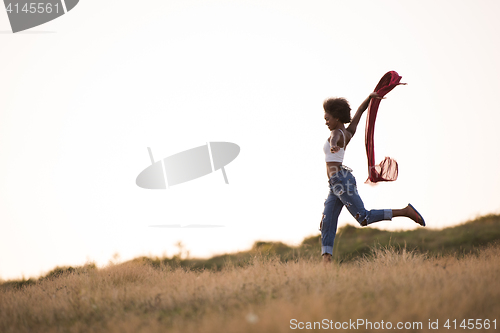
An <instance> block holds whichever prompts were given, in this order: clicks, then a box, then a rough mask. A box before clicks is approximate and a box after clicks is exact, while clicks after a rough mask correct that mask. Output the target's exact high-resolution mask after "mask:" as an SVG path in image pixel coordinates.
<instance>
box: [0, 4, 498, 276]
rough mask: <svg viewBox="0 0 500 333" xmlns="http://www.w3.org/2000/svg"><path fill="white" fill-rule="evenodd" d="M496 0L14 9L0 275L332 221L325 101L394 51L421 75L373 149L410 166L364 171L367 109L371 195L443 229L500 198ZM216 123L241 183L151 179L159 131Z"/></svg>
mask: <svg viewBox="0 0 500 333" xmlns="http://www.w3.org/2000/svg"><path fill="white" fill-rule="evenodd" d="M499 14H500V2H498V1H495V0H490V1H485V0H480V1H457V0H455V1H422V0H419V1H333V0H329V1H326V0H325V1H274V0H267V1H255V0H254V1H206V0H205V1H180V0H179V1H140V2H138V1H130V0H119V1H118V0H108V1H105V2H103V1H97V0H81V1H80V3H79V4H78V5H77V6H76V7H75V8H74V9H73V10H72V11H71V12H69V13H68V14H66V15H64V16H62V17H60V18H58V19H56V20H54V21H52V22H49V23H46V24H44V25H41V26H38V27H35V28H33V29H30V30H28V31H26V32H22V33H17V34H12V33H11V32H10V25H9V21H8V18H7V14H6V12H5V11H3V10H0V45H1V52H0V161H1V163H0V278H3V279H13V278H20V277H21V276H23V275H24V276H25V277H26V278H27V277H30V276H33V277H36V276H38V275H39V274H44V273H46V272H48V271H49V270H51V269H53V268H54V267H55V266H57V265H59V266H61V265H82V264H84V263H85V262H86V261H87V260H92V261H96V262H97V263H98V264H99V265H104V264H106V263H107V262H108V261H109V260H110V259H111V258H112V257H113V254H115V253H118V254H119V255H120V260H122V261H124V260H129V259H132V258H134V257H137V256H140V255H152V256H155V255H158V256H161V255H162V254H166V255H168V256H172V255H173V254H175V253H176V251H177V249H176V247H175V246H174V245H175V243H177V242H178V241H181V242H182V243H183V244H184V245H185V246H186V248H187V249H188V250H189V251H190V254H191V256H194V257H209V256H212V255H214V254H220V253H227V252H234V251H240V250H247V249H249V248H250V247H251V245H252V244H253V242H254V241H256V240H267V241H282V242H285V243H288V244H290V245H297V244H299V243H300V242H301V241H302V240H303V239H304V237H307V236H312V235H319V231H318V227H319V222H320V218H321V213H322V211H323V203H324V200H325V199H326V197H327V194H328V183H327V177H326V171H325V162H324V154H323V151H322V147H323V144H324V141H325V140H326V138H327V137H328V135H329V131H328V128H327V127H326V126H325V124H324V119H323V114H324V112H323V109H322V103H323V100H324V99H325V98H327V97H332V96H340V97H345V98H347V99H348V100H349V101H350V103H351V107H352V108H353V110H356V108H357V107H358V106H359V104H360V103H361V102H362V101H363V99H364V98H365V97H366V96H367V95H368V94H369V93H370V92H371V91H373V89H374V88H375V86H376V84H377V82H378V81H379V79H380V78H381V77H382V76H383V75H384V74H385V73H386V72H387V71H390V70H395V71H397V72H398V73H399V74H400V75H401V76H402V77H403V78H402V80H401V81H402V82H406V83H408V85H406V86H399V87H396V88H395V89H394V90H393V91H392V92H390V93H389V94H388V95H387V99H385V100H383V101H382V103H381V106H380V109H379V115H378V117H377V124H376V130H375V154H376V160H377V162H380V161H381V160H382V159H383V158H384V157H385V156H391V157H393V158H395V159H396V160H397V161H398V163H399V171H400V173H399V178H398V180H397V181H395V182H391V183H380V184H379V185H377V186H374V187H372V186H370V185H366V184H364V181H365V180H366V178H367V160H366V153H365V147H364V127H365V120H366V115H365V116H363V118H362V120H361V122H360V125H359V127H358V132H357V133H356V136H355V137H354V139H353V140H352V141H351V143H350V144H349V146H348V149H347V150H346V158H345V160H344V164H345V165H347V166H349V167H351V168H352V169H354V176H355V177H356V179H357V183H358V190H359V192H360V195H361V197H362V199H363V201H364V203H365V206H366V208H368V209H372V208H380V209H382V208H402V207H404V206H406V205H407V204H408V203H412V204H413V205H414V206H415V207H416V208H417V209H418V210H419V211H420V213H421V214H422V215H423V216H424V218H425V219H426V222H427V224H428V227H429V228H443V227H448V226H453V225H456V224H459V223H462V222H464V221H466V220H468V219H471V218H474V217H476V216H478V215H483V214H488V213H500V200H499V198H500V172H499V169H500V168H499V166H500V154H499V153H498V149H497V148H496V145H497V144H498V142H500V131H499V130H498V124H499V123H500V110H498V106H497V104H498V101H497V99H498V97H497V95H498V92H499V91H500V62H499V61H498V59H500V40H499V39H498V31H500V21H499V20H498V15H499ZM209 141H227V142H233V143H236V144H238V145H239V146H240V148H241V152H240V155H239V156H238V157H237V158H236V159H235V160H234V161H233V162H232V163H231V164H229V165H227V166H226V168H225V170H226V173H227V176H228V180H229V184H228V185H227V184H225V182H224V178H223V175H222V173H221V172H220V171H217V172H214V173H212V174H210V175H208V176H205V177H203V178H199V179H196V180H193V181H191V182H188V183H184V184H180V185H176V186H173V187H171V188H169V189H167V190H145V189H142V188H139V187H138V186H136V184H135V179H136V177H137V175H138V174H139V173H140V172H141V171H142V170H143V169H144V168H146V167H147V166H148V165H150V163H151V162H150V158H149V154H148V150H147V147H151V149H152V152H153V155H154V157H155V159H156V160H159V159H163V158H165V157H167V156H170V155H173V154H175V153H178V152H181V151H184V150H187V149H190V148H194V147H197V146H201V145H204V144H206V142H209ZM158 224H181V225H188V224H218V225H224V227H223V228H213V229H192V228H191V229H182V228H180V229H160V228H151V227H149V226H150V225H158ZM345 224H352V225H355V224H356V221H355V220H354V218H353V217H352V216H350V215H349V213H348V212H347V210H346V209H344V210H343V212H342V213H341V215H340V217H339V225H340V226H342V225H345ZM374 227H377V228H382V229H386V230H408V229H413V228H415V227H416V224H415V223H414V222H412V221H410V220H407V219H404V218H395V219H394V220H393V221H390V222H380V223H377V224H376V225H374ZM318 256H320V253H318Z"/></svg>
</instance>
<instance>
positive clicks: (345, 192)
mask: <svg viewBox="0 0 500 333" xmlns="http://www.w3.org/2000/svg"><path fill="white" fill-rule="evenodd" d="M333 192H334V194H335V196H337V197H338V198H339V199H340V200H341V201H342V203H343V204H344V205H345V206H346V208H347V209H348V210H349V213H351V215H352V216H353V217H354V218H355V219H356V220H357V221H358V223H359V224H360V225H361V226H367V225H368V224H372V223H375V222H379V221H384V220H387V221H390V220H392V217H393V215H392V209H372V210H366V209H365V206H364V204H363V200H361V197H360V196H359V194H358V190H357V187H356V179H355V178H354V176H353V175H352V174H351V173H350V172H345V173H344V174H343V176H342V177H341V178H340V179H339V181H338V182H337V183H336V184H335V186H334V188H333Z"/></svg>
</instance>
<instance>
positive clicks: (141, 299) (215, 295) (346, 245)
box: [0, 215, 500, 332]
mask: <svg viewBox="0 0 500 333" xmlns="http://www.w3.org/2000/svg"><path fill="white" fill-rule="evenodd" d="M499 230H500V216H495V215H490V216H486V217H483V218H480V219H477V220H475V221H471V222H469V223H466V224H464V225H461V226H458V227H455V228H449V229H445V230H441V231H436V230H422V229H419V230H416V231H411V232H400V233H386V232H383V231H380V230H375V229H370V228H363V229H356V228H352V227H347V228H344V229H342V230H340V232H342V234H340V232H339V234H340V237H338V239H337V240H338V243H339V245H338V248H336V249H335V251H336V252H337V253H338V254H337V255H336V258H337V259H336V260H334V262H333V264H331V265H328V266H325V265H323V264H322V263H321V257H320V253H319V244H317V243H316V242H317V238H316V239H315V237H313V238H308V239H306V240H304V242H303V244H302V245H301V246H300V247H297V248H290V247H288V246H286V245H284V244H280V243H256V244H255V246H254V249H253V250H251V251H248V252H244V253H239V254H232V255H227V256H224V257H222V259H223V260H224V263H223V264H221V265H219V264H218V261H217V260H219V259H220V258H212V261H211V262H210V261H208V260H207V261H204V262H203V261H201V260H199V261H196V260H194V259H191V260H181V259H180V258H179V257H174V258H138V259H136V260H132V261H129V262H125V263H122V264H110V265H108V266H107V267H104V268H96V267H95V265H93V264H88V265H86V266H82V267H75V268H73V267H60V268H56V269H54V270H53V271H51V272H50V273H49V274H47V275H46V276H44V277H41V278H39V279H36V280H35V279H29V280H21V281H4V282H3V283H2V284H1V285H0V332H288V331H291V330H292V328H294V327H295V328H300V327H304V328H307V327H308V325H310V327H311V328H314V325H316V330H320V329H319V328H320V327H322V328H323V329H327V328H328V329H329V328H330V327H332V328H335V325H337V327H339V325H340V326H342V325H344V327H346V325H348V327H350V328H351V329H352V330H354V329H353V328H354V327H357V330H358V331H361V332H365V331H368V332H371V331H373V332H375V331H377V332H379V331H383V330H384V329H387V328H388V327H387V325H388V324H389V323H390V324H391V325H392V326H391V329H392V330H394V329H396V328H397V326H398V325H400V326H401V325H402V328H403V329H402V330H404V331H407V332H417V331H431V330H430V329H429V323H430V322H432V323H434V324H433V325H436V321H437V327H438V329H435V330H432V331H443V332H445V331H446V332H449V331H456V330H460V331H467V330H468V329H463V328H461V327H460V324H462V323H463V320H464V319H465V320H466V321H465V322H464V323H463V325H465V326H468V325H471V322H468V320H469V319H472V320H473V326H474V328H475V329H474V330H473V331H485V332H490V331H491V332H494V331H497V330H498V326H499V324H500V322H499V321H500V282H499V281H500V280H499V276H500V265H499V262H500V260H499V259H500V245H498V244H497V243H496V241H497V240H498V239H499ZM492 235H493V236H492ZM495 235H496V236H495ZM389 242H390V244H391V245H387V244H388V243H389ZM405 243H406V247H405V246H404V244H405ZM377 244H378V245H377ZM203 266H204V267H206V268H201V267H203ZM207 267H212V268H207ZM447 320H450V321H449V322H448V324H449V325H450V326H451V329H447V328H446V327H444V325H445V324H446V321H447ZM453 320H455V323H456V328H457V329H456V330H455V329H454V325H455V324H454V322H453ZM478 320H481V321H478ZM486 320H487V321H486ZM349 321H350V322H351V324H352V323H359V324H360V326H352V325H349V324H350V323H349ZM361 321H363V323H362V322H361ZM366 321H369V322H370V323H371V324H367V323H366ZM382 321H383V323H382ZM315 322H316V324H314V323H315ZM486 323H487V324H488V325H489V326H488V327H489V328H488V329H485V326H484V325H485V324H486ZM479 324H481V327H482V328H481V329H476V328H477V327H479ZM367 325H368V326H367ZM370 325H371V326H370ZM377 325H378V329H377ZM405 326H406V329H405ZM468 327H470V326H468ZM495 327H496V329H494V328H495ZM469 331H470V330H469Z"/></svg>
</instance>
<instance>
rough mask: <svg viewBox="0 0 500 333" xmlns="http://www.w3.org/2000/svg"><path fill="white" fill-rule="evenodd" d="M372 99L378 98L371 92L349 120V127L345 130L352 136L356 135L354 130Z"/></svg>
mask: <svg viewBox="0 0 500 333" xmlns="http://www.w3.org/2000/svg"><path fill="white" fill-rule="evenodd" d="M372 98H380V97H379V96H378V94H377V93H376V92H372V93H371V94H370V95H368V97H367V98H366V99H365V100H364V101H363V103H361V105H360V106H359V108H358V111H356V114H355V115H354V117H353V118H352V120H351V123H350V124H349V126H348V127H347V128H346V130H347V131H348V132H349V133H351V134H352V136H354V133H356V128H357V127H358V123H359V120H360V119H361V116H362V115H363V112H365V111H366V109H367V108H368V104H370V100H371V99H372Z"/></svg>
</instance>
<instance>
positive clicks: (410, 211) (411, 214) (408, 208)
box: [405, 204, 425, 227]
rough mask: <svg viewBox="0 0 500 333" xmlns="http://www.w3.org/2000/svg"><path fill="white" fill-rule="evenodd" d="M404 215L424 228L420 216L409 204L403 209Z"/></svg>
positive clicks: (423, 222)
mask: <svg viewBox="0 0 500 333" xmlns="http://www.w3.org/2000/svg"><path fill="white" fill-rule="evenodd" d="M405 210H406V213H407V215H406V216H408V217H409V218H411V219H412V220H413V221H415V222H416V223H418V224H420V225H421V226H422V227H425V221H424V218H423V217H422V215H420V213H419V212H418V211H417V210H416V209H415V207H413V206H412V205H411V204H408V206H406V208H405Z"/></svg>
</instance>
